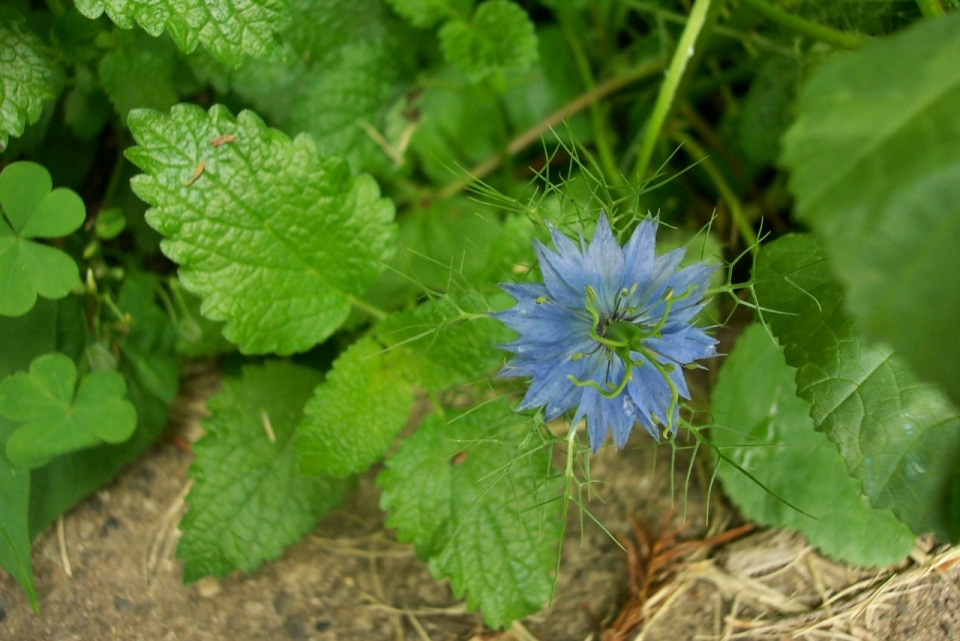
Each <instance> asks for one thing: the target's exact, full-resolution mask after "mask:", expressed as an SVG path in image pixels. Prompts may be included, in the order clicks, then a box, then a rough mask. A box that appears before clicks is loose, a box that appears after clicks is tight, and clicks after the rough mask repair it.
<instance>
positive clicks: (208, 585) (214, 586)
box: [197, 576, 220, 599]
mask: <svg viewBox="0 0 960 641" xmlns="http://www.w3.org/2000/svg"><path fill="white" fill-rule="evenodd" d="M197 592H198V593H199V594H200V596H202V597H203V598H204V599H209V598H210V597H213V596H216V595H218V594H220V582H219V581H217V580H216V579H215V578H213V577H212V576H205V577H203V578H202V579H200V580H199V581H197Z"/></svg>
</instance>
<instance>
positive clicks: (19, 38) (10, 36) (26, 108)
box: [0, 7, 54, 151]
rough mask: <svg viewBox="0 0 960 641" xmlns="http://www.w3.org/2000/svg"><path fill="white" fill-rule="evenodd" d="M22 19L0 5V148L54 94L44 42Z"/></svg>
mask: <svg viewBox="0 0 960 641" xmlns="http://www.w3.org/2000/svg"><path fill="white" fill-rule="evenodd" d="M23 22H24V19H23V17H22V16H21V15H20V14H18V13H16V12H15V11H11V10H10V9H7V8H6V7H0V151H3V149H4V148H5V147H6V146H7V140H8V138H9V136H19V135H20V134H22V133H23V128H24V127H25V126H27V125H29V124H33V123H35V122H36V121H37V119H38V118H40V112H41V111H42V110H43V101H44V100H48V99H50V98H53V97H54V88H53V83H52V82H51V76H52V75H53V65H52V64H51V63H50V61H49V60H48V59H47V56H46V54H45V53H44V46H43V42H41V41H40V39H39V38H37V37H36V36H35V35H33V34H32V33H30V32H29V31H27V30H25V29H24V28H23Z"/></svg>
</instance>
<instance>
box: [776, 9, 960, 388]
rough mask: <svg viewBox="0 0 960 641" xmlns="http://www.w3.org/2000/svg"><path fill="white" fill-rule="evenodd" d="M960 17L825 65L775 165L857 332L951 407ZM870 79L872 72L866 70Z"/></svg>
mask: <svg viewBox="0 0 960 641" xmlns="http://www.w3.org/2000/svg"><path fill="white" fill-rule="evenodd" d="M958 59H960V13H957V12H953V13H952V14H951V15H947V16H946V17H944V18H943V19H942V20H922V21H919V22H918V23H917V24H916V25H915V26H913V27H911V28H910V29H908V30H906V31H904V32H903V33H900V34H897V35H895V36H893V37H891V38H885V39H883V40H880V41H876V42H871V43H870V44H869V45H868V46H866V47H864V48H863V49H862V50H860V51H857V52H855V53H851V54H848V55H845V56H842V57H838V58H837V59H835V60H832V61H830V62H829V63H827V64H824V65H823V66H822V67H820V68H819V69H818V70H817V72H816V73H814V74H813V75H812V77H811V78H810V81H809V82H808V83H807V84H806V85H805V86H804V87H803V90H802V92H801V95H800V100H799V102H798V105H797V121H796V123H795V124H794V126H793V127H792V128H791V129H790V131H789V132H788V133H787V135H786V137H785V138H784V154H783V159H782V162H783V164H784V165H785V166H787V167H788V168H790V169H791V172H792V173H791V176H790V181H789V186H790V189H791V191H792V192H793V193H794V194H795V195H796V198H797V214H798V217H799V218H800V219H801V220H803V221H804V222H806V223H808V224H809V225H810V226H811V227H812V228H813V229H814V230H815V231H816V232H818V234H819V235H820V237H821V238H822V239H823V240H824V243H825V246H826V249H827V253H828V255H829V256H830V258H831V260H832V264H833V266H834V268H835V269H836V273H837V276H838V278H839V280H840V282H841V283H842V284H843V286H844V288H845V290H846V292H847V296H848V298H847V301H846V305H847V309H848V310H849V311H850V312H851V313H852V315H853V316H854V317H856V318H857V319H858V320H860V321H861V323H862V326H863V329H864V331H865V332H866V333H867V335H868V336H870V337H872V338H875V339H876V340H879V341H882V342H885V343H888V344H890V345H892V346H893V347H894V348H895V349H897V351H898V353H899V354H900V355H901V356H902V357H903V358H904V359H906V360H907V361H908V362H909V363H910V364H911V365H912V366H913V367H914V369H915V370H916V371H917V373H918V374H920V375H921V376H923V377H925V378H927V379H928V380H932V381H935V382H938V383H940V384H941V385H942V386H943V387H944V389H945V390H946V391H947V393H948V394H949V395H950V396H951V397H952V399H953V401H954V403H960V329H958V325H957V323H956V322H955V321H956V319H957V318H958V317H960V289H958V288H956V287H953V286H950V285H952V283H950V284H948V283H945V282H944V278H952V276H951V275H955V274H957V273H960V167H958V164H957V159H958V158H960V108H958V105H960V65H958V64H957V60H958ZM878 70H882V72H880V71H878Z"/></svg>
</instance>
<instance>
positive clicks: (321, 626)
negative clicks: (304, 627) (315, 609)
mask: <svg viewBox="0 0 960 641" xmlns="http://www.w3.org/2000/svg"><path fill="white" fill-rule="evenodd" d="M332 627H333V624H332V623H330V622H329V621H327V620H326V619H320V620H319V621H317V622H316V623H314V624H313V629H314V630H316V631H317V632H326V631H327V630H329V629H330V628H332Z"/></svg>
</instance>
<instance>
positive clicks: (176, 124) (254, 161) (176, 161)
mask: <svg viewBox="0 0 960 641" xmlns="http://www.w3.org/2000/svg"><path fill="white" fill-rule="evenodd" d="M129 126H130V130H131V131H132V132H133V135H134V137H135V138H136V140H137V142H138V143H139V146H137V147H133V148H130V149H128V150H127V152H126V153H127V157H128V158H129V159H130V160H131V161H132V162H133V163H134V164H136V165H137V166H138V167H140V168H141V169H143V170H144V171H146V172H147V173H146V175H140V176H137V177H135V178H134V179H133V181H132V184H133V188H134V190H135V191H136V193H137V195H138V196H140V197H141V198H142V199H143V200H145V201H147V202H148V203H150V204H151V205H153V208H152V209H150V210H149V211H148V212H147V222H149V223H150V225H152V226H153V227H154V228H155V229H157V230H158V231H159V232H160V233H161V234H163V235H164V236H165V237H166V240H165V241H164V242H163V245H162V247H163V250H164V253H166V255H167V256H169V257H170V258H171V259H173V260H174V261H176V262H177V263H179V264H180V272H179V275H180V280H181V282H182V283H183V285H184V286H185V287H186V288H187V289H189V290H191V291H193V292H194V293H196V294H199V295H200V296H203V297H204V301H203V306H202V307H201V311H202V312H203V314H204V315H205V316H207V317H208V318H210V319H212V320H220V321H226V326H225V327H224V335H225V336H226V337H227V338H228V339H230V340H231V341H233V342H234V343H236V344H238V345H239V346H240V349H241V351H243V352H244V353H266V352H276V353H278V354H289V353H291V352H297V351H304V350H307V349H309V348H311V347H313V346H314V345H316V344H317V343H319V342H321V341H323V340H324V339H326V338H327V337H328V336H330V334H332V333H333V332H334V331H336V329H337V328H338V327H339V326H340V325H341V324H342V323H343V322H344V320H346V318H347V315H348V314H349V312H350V307H351V305H353V304H357V303H358V302H359V301H358V300H357V298H356V296H357V295H359V294H361V293H362V292H363V291H364V289H366V287H368V286H369V285H370V283H372V282H373V280H374V279H375V278H376V276H377V274H378V272H379V271H380V269H381V263H382V261H385V260H387V259H388V258H389V257H390V254H391V253H392V250H393V247H392V243H393V237H394V235H395V226H394V225H393V223H392V222H391V221H392V219H393V205H392V203H391V202H390V201H389V200H386V199H383V198H380V190H379V188H378V186H377V184H376V182H374V180H373V179H372V178H370V177H369V176H366V175H360V176H357V177H354V176H352V175H351V174H350V169H349V167H348V166H347V164H346V163H345V162H343V161H340V160H338V159H335V158H330V159H323V158H320V157H318V156H317V149H316V145H315V144H314V142H313V140H312V139H311V138H310V137H309V136H298V137H297V138H296V139H295V140H293V141H291V140H290V139H289V138H287V137H286V136H285V135H284V134H282V133H280V132H279V131H276V130H275V129H270V128H268V127H267V126H266V125H264V123H263V121H262V120H260V118H258V117H257V116H256V115H255V114H253V113H252V112H249V111H244V112H241V113H240V115H239V116H238V117H237V118H236V119H234V118H233V116H231V115H230V112H229V111H227V109H226V108H225V107H223V106H220V105H217V106H214V107H213V108H211V109H210V112H209V113H207V112H204V111H203V110H201V109H200V108H198V107H195V106H193V105H177V106H175V107H174V108H173V109H172V110H171V112H170V115H169V116H166V115H163V114H160V113H157V112H154V111H134V112H132V113H131V114H130V119H129ZM224 136H228V137H229V136H235V137H236V138H224ZM218 140H219V141H223V140H231V142H223V143H222V144H219V146H216V145H211V141H214V142H217V141H218ZM201 163H203V164H202V165H201Z"/></svg>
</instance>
